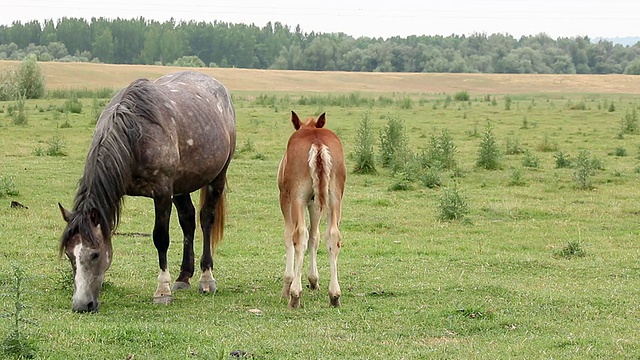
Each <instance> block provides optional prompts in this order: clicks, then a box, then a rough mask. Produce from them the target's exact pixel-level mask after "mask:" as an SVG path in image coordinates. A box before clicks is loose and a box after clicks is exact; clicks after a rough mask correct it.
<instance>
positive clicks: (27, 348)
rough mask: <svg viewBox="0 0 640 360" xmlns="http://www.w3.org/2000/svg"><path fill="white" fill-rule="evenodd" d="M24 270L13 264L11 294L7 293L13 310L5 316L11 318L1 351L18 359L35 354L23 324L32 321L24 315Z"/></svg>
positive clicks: (31, 341)
mask: <svg viewBox="0 0 640 360" xmlns="http://www.w3.org/2000/svg"><path fill="white" fill-rule="evenodd" d="M24 276H25V275H24V271H22V269H21V268H20V267H19V266H17V265H14V271H13V284H12V292H11V294H7V296H8V297H10V298H11V300H12V302H13V306H14V307H13V310H12V311H11V312H10V313H7V314H6V315H5V317H8V318H10V319H11V326H10V328H9V335H8V336H7V337H6V338H5V339H4V341H3V342H2V351H3V353H4V354H5V355H7V356H9V357H13V358H19V359H33V358H34V357H35V356H36V350H37V347H36V344H35V341H34V339H33V338H32V337H30V336H29V334H28V333H27V331H26V330H27V329H26V327H25V325H28V324H33V322H32V321H31V320H29V319H27V318H26V317H25V316H24V311H25V309H26V306H25V304H24V303H23V298H24V285H23V284H22V283H23V282H24Z"/></svg>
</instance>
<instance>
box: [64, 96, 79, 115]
mask: <svg viewBox="0 0 640 360" xmlns="http://www.w3.org/2000/svg"><path fill="white" fill-rule="evenodd" d="M63 109H64V111H66V112H69V113H72V114H80V113H81V112H82V103H81V102H80V100H78V98H76V97H72V98H70V99H67V101H65V102H64V105H63Z"/></svg>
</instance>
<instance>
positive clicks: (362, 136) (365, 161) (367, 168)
mask: <svg viewBox="0 0 640 360" xmlns="http://www.w3.org/2000/svg"><path fill="white" fill-rule="evenodd" d="M374 141H375V140H374V138H373V130H372V124H371V119H370V118H369V113H364V114H362V117H361V118H360V124H359V125H358V130H357V132H356V148H355V151H354V154H353V157H354V162H355V166H354V169H353V172H354V173H356V174H373V173H376V165H375V161H374V152H373V143H374Z"/></svg>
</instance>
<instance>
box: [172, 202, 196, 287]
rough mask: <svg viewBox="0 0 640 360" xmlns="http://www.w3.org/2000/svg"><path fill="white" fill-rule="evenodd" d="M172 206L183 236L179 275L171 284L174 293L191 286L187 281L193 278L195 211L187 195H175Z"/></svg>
mask: <svg viewBox="0 0 640 360" xmlns="http://www.w3.org/2000/svg"><path fill="white" fill-rule="evenodd" d="M173 204H174V205H175V206H176V209H177V210H178V220H179V221H180V227H181V228H182V233H183V234H184V237H183V251H182V265H181V266H180V275H178V278H177V279H176V282H175V283H174V284H173V290H174V291H175V290H181V289H188V288H189V287H190V286H191V285H190V284H189V280H190V279H191V277H192V276H193V268H194V254H193V238H194V235H195V231H196V210H195V208H194V207H193V202H192V201H191V196H190V195H189V194H183V195H175V196H174V197H173Z"/></svg>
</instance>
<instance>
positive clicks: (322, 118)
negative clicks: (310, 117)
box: [316, 113, 327, 129]
mask: <svg viewBox="0 0 640 360" xmlns="http://www.w3.org/2000/svg"><path fill="white" fill-rule="evenodd" d="M326 122H327V119H326V118H325V113H322V114H321V115H320V116H318V120H317V121H316V128H318V129H320V128H321V127H324V124H326Z"/></svg>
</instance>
